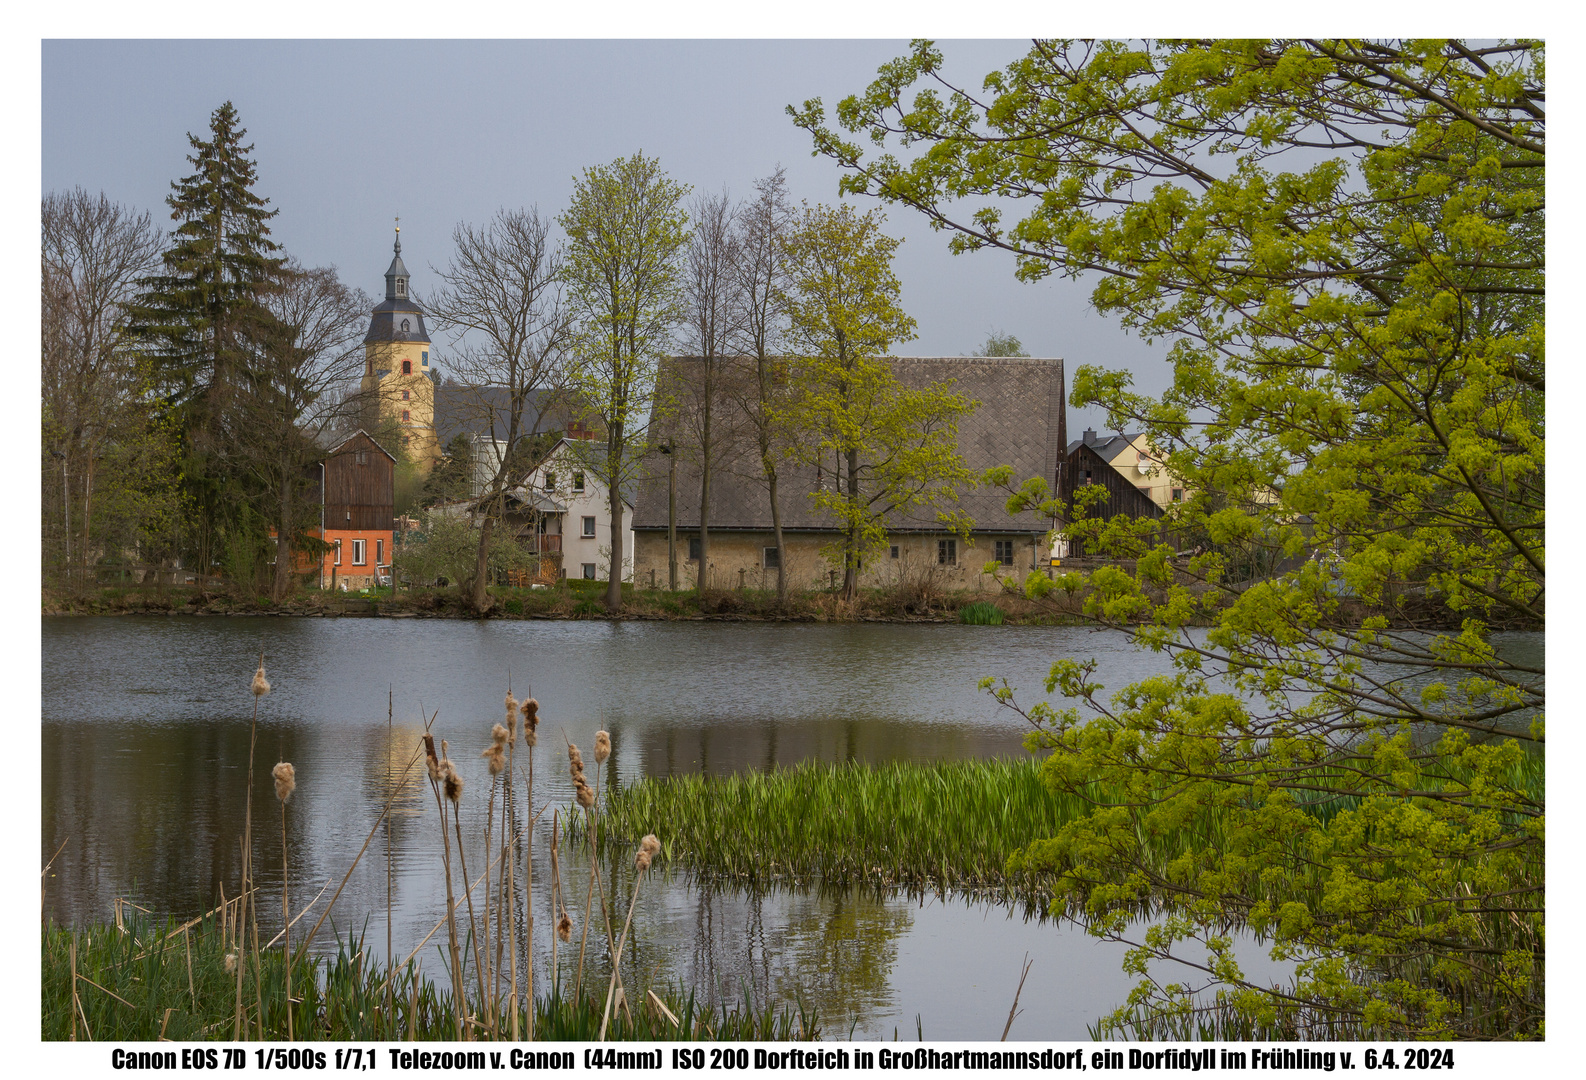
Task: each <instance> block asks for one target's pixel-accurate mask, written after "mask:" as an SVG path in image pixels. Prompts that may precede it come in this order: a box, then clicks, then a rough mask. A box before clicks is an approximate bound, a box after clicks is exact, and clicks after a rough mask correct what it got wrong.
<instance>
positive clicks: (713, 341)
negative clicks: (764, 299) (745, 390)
mask: <svg viewBox="0 0 1586 1080" xmlns="http://www.w3.org/2000/svg"><path fill="white" fill-rule="evenodd" d="M691 209H692V212H691V214H690V217H691V218H692V219H693V220H692V223H691V231H690V235H689V241H688V265H687V269H686V271H685V276H684V289H685V303H686V304H687V311H688V315H687V319H686V321H685V322H684V324H683V333H682V335H681V336H682V338H683V345H684V351H685V352H690V353H692V354H693V357H694V360H695V361H696V362H697V364H698V365H699V371H698V377H697V378H696V377H694V373H693V372H689V371H688V370H687V366H686V365H679V373H680V375H682V378H681V380H680V381H681V383H682V384H683V385H682V386H680V387H679V388H678V392H679V393H681V394H683V395H686V396H687V397H690V398H693V399H694V400H692V401H686V402H680V403H679V404H680V405H681V406H682V409H681V415H683V416H686V417H688V418H689V420H690V421H691V422H692V426H693V427H694V428H695V430H694V431H693V432H692V433H691V434H692V435H693V436H694V438H695V439H696V440H697V447H698V452H699V567H698V573H697V576H696V578H695V585H696V587H697V588H698V589H699V592H700V595H701V596H703V595H704V593H705V589H706V587H707V585H708V583H709V581H710V577H709V574H710V570H709V567H710V480H711V473H712V471H713V470H714V467H715V465H716V460H715V459H716V457H717V456H718V453H719V446H718V440H717V439H715V438H714V437H713V436H715V434H716V432H714V431H713V430H712V426H713V424H714V423H717V422H718V420H717V412H718V409H717V404H718V398H719V397H720V393H721V385H720V383H721V377H720V376H721V367H722V365H723V364H724V363H725V362H726V361H727V359H728V357H729V355H730V353H731V349H732V341H733V339H734V337H735V336H736V334H735V331H736V330H737V328H738V325H739V323H740V321H741V315H742V308H743V304H742V303H741V302H740V298H741V295H742V293H741V291H740V289H739V285H738V272H737V258H738V253H737V242H736V240H737V238H736V237H735V235H734V233H733V228H732V225H733V218H734V211H733V207H732V204H731V202H730V201H729V199H728V196H727V192H726V190H725V189H723V190H722V192H721V193H720V194H718V195H700V196H698V197H696V198H695V200H694V205H693V207H692V208H691Z"/></svg>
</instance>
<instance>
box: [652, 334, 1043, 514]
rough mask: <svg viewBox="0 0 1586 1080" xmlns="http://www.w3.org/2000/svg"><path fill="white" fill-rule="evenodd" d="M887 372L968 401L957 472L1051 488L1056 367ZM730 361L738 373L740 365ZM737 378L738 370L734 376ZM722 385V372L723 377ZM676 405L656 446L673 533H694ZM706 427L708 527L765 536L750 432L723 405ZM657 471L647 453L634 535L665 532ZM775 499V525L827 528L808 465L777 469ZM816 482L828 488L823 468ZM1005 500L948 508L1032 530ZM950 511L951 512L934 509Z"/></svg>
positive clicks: (693, 368)
mask: <svg viewBox="0 0 1586 1080" xmlns="http://www.w3.org/2000/svg"><path fill="white" fill-rule="evenodd" d="M891 362H892V365H893V370H894V371H895V372H896V374H897V377H898V380H899V382H901V383H903V384H904V385H906V386H911V387H921V386H924V385H926V384H928V383H933V382H942V381H945V380H948V379H951V380H954V387H953V389H954V390H955V391H956V392H958V393H960V394H963V395H965V396H966V397H968V398H970V399H971V400H974V401H978V402H979V403H980V404H979V406H978V407H977V408H976V409H975V410H974V411H973V412H971V413H970V414H969V415H967V416H965V417H964V418H963V419H962V420H961V421H960V422H959V425H958V445H959V452H960V453H961V454H962V455H963V459H964V464H965V465H966V466H967V467H968V468H969V469H970V470H972V471H975V472H981V471H984V470H985V469H988V468H990V467H992V466H994V465H1010V466H1012V467H1013V475H1014V483H1015V484H1017V483H1019V482H1022V481H1023V480H1025V479H1027V478H1029V477H1032V476H1042V477H1045V478H1046V481H1047V483H1048V484H1049V485H1055V484H1056V474H1057V465H1058V459H1059V455H1060V454H1061V453H1062V452H1063V450H1064V443H1065V442H1066V439H1067V423H1066V420H1065V409H1064V398H1065V393H1064V380H1063V362H1062V360H1059V359H1050V358H1025V357H976V356H971V357H893V358H891ZM733 363H738V364H743V365H747V364H748V363H749V361H735V362H733ZM701 371H702V365H701V363H700V361H699V360H698V359H697V358H690V357H673V358H671V359H670V360H669V361H668V362H667V364H666V365H665V366H664V367H663V371H662V378H663V380H677V383H676V384H677V385H680V386H683V387H685V388H687V387H694V386H697V384H698V379H699V373H700V372H701ZM740 374H741V372H740ZM729 377H730V373H729ZM679 396H680V398H682V399H683V400H684V402H685V404H684V405H683V406H682V408H681V409H680V410H679V415H678V418H677V419H676V420H675V421H674V423H673V424H671V425H669V426H668V428H667V430H664V431H661V432H659V433H658V434H659V438H658V441H660V442H664V441H666V439H667V438H668V437H669V436H671V435H675V437H676V439H677V441H678V443H679V454H678V470H677V471H678V481H677V515H678V516H677V521H678V527H679V528H680V529H697V528H698V527H699V486H700V469H699V464H698V460H697V458H698V452H697V450H695V451H694V452H693V453H690V452H689V451H688V447H689V446H691V445H692V446H694V447H697V446H698V439H697V437H696V438H690V437H689V435H688V433H689V432H690V431H691V430H692V429H693V428H694V427H695V424H696V420H697V411H698V410H697V409H696V408H693V407H691V406H690V405H689V404H688V403H687V402H688V399H689V397H690V394H689V393H687V392H686V391H685V392H683V393H680V395H679ZM712 423H713V427H714V428H716V429H717V430H718V431H724V432H726V433H727V434H726V437H724V438H723V439H722V442H723V444H724V445H723V447H722V449H721V451H720V454H719V458H718V461H717V464H716V466H715V468H714V469H713V471H712V474H711V500H710V502H711V513H710V527H711V528H712V529H721V530H731V529H742V530H748V529H754V530H768V529H770V528H771V507H770V500H769V497H768V496H767V493H766V489H765V483H764V480H763V477H762V473H761V469H760V460H759V452H758V450H757V449H756V448H755V445H754V442H753V437H752V434H751V433H750V432H749V431H748V430H746V429H745V417H744V414H743V411H742V409H741V408H740V407H737V406H735V405H733V404H732V403H731V401H730V400H729V401H728V402H727V403H725V404H724V405H723V406H721V415H719V416H718V417H717V418H716V419H713V422H712ZM667 466H668V461H667V458H666V456H665V455H663V454H652V455H651V456H650V460H649V461H648V462H647V478H646V479H645V480H644V481H642V482H641V483H640V484H639V485H638V501H637V503H636V504H635V508H634V520H633V527H634V529H635V530H645V529H665V528H666V524H667ZM778 476H779V480H778V495H779V496H780V500H779V501H780V502H781V504H782V527H783V528H784V529H788V530H799V531H807V530H829V529H831V528H832V522H831V520H830V518H829V517H828V516H827V515H826V514H824V513H821V512H819V511H817V509H816V508H815V506H814V504H813V501H812V500H811V499H810V497H809V496H810V494H811V493H812V492H814V490H815V485H816V471H815V469H814V467H813V466H806V465H800V464H794V463H793V462H791V461H783V462H781V464H780V467H779V470H778ZM821 480H822V482H824V483H825V484H826V485H830V484H831V483H832V482H833V474H832V471H831V468H830V467H829V466H828V467H827V468H825V469H824V470H823V471H822V474H821ZM1006 501H1007V495H1006V493H1005V492H1002V491H1000V490H992V489H979V490H973V491H969V492H965V493H964V494H963V495H962V496H961V497H960V499H959V502H958V507H959V508H961V509H962V510H964V511H965V512H967V513H968V514H969V515H970V517H972V518H974V520H975V530H976V531H977V532H996V531H1002V532H1017V533H1030V532H1034V531H1038V530H1039V528H1040V525H1039V523H1038V522H1036V520H1035V519H1034V518H1032V517H1030V516H1029V515H1028V514H1022V515H1019V516H1018V517H1012V516H1010V515H1009V514H1008V513H1007V511H1006V510H1005V509H1003V504H1004V503H1005V502H1006ZM944 509H952V507H944ZM893 529H894V531H899V532H907V531H926V532H940V531H941V529H942V527H941V525H940V524H939V523H938V521H937V519H936V511H935V510H934V509H930V508H926V509H923V510H921V511H917V512H916V513H915V514H914V515H913V516H912V518H910V519H906V520H905V519H901V518H895V519H894V522H893Z"/></svg>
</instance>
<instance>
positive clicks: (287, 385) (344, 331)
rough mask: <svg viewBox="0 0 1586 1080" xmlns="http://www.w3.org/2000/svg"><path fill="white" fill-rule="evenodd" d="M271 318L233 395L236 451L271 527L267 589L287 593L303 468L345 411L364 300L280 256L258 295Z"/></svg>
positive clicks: (305, 480) (357, 360)
mask: <svg viewBox="0 0 1586 1080" xmlns="http://www.w3.org/2000/svg"><path fill="white" fill-rule="evenodd" d="M265 306H266V307H267V308H268V310H269V312H270V314H271V315H273V316H274V317H275V321H276V324H277V325H276V326H275V328H274V333H273V335H272V336H271V337H270V338H267V339H266V343H265V346H264V348H263V349H261V350H260V355H259V356H258V357H257V358H256V360H255V362H254V363H253V365H252V367H251V371H250V378H251V385H250V386H249V392H248V393H247V394H246V395H243V396H242V397H241V398H240V402H241V410H240V411H241V414H242V416H243V417H244V418H245V422H244V423H243V424H240V425H238V426H237V428H236V429H235V430H236V436H237V439H238V443H239V445H238V446H237V448H236V449H237V451H238V453H237V457H238V458H239V460H241V461H243V462H245V463H246V468H247V470H248V472H249V473H251V474H252V478H253V481H254V483H255V484H257V486H258V488H259V489H260V491H261V493H262V500H263V501H264V502H265V504H266V505H265V507H263V508H261V509H263V510H264V514H263V516H265V517H266V519H268V520H271V524H272V525H273V526H274V529H275V573H274V575H273V577H272V580H271V585H270V595H271V597H272V598H273V599H275V600H281V599H284V598H285V597H286V596H287V595H288V594H289V593H290V592H291V591H292V557H293V554H294V552H297V551H301V550H302V549H303V546H304V532H305V530H306V529H307V528H308V527H309V526H311V525H314V524H318V523H317V522H314V521H312V520H311V519H310V517H309V515H308V510H307V507H306V505H305V497H306V495H307V493H308V491H309V488H310V487H311V485H312V481H311V479H310V476H309V469H310V467H311V466H312V465H313V464H314V463H315V462H317V461H319V460H320V459H321V458H322V457H323V456H324V452H325V442H326V437H327V435H328V434H329V433H330V432H331V431H332V430H334V429H336V428H337V427H340V426H341V425H342V423H343V422H344V421H346V420H347V419H348V418H349V416H350V413H349V409H348V402H349V399H348V397H347V395H345V394H344V393H342V392H341V391H343V390H344V388H345V387H346V385H347V384H348V383H350V382H351V381H352V380H354V379H356V378H357V375H358V372H359V370H360V369H361V367H362V364H363V347H362V342H363V334H364V330H365V328H366V327H367V325H368V319H369V309H370V308H371V307H372V306H373V303H372V301H371V300H370V298H369V296H368V294H366V293H365V292H364V291H363V290H362V289H351V288H348V287H347V286H346V285H344V284H342V282H341V280H340V279H339V278H338V277H337V274H336V270H335V269H334V268H333V267H315V268H313V269H304V268H303V267H301V266H298V265H297V264H296V263H291V262H289V263H288V264H287V265H286V267H285V268H284V271H283V274H282V280H281V285H280V288H279V289H278V290H276V291H274V292H272V293H270V294H269V295H268V296H267V297H266V298H265Z"/></svg>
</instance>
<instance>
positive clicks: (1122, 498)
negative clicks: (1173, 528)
mask: <svg viewBox="0 0 1586 1080" xmlns="http://www.w3.org/2000/svg"><path fill="white" fill-rule="evenodd" d="M1058 484H1059V487H1060V489H1061V498H1062V500H1063V503H1064V506H1065V507H1066V510H1067V518H1068V520H1069V521H1075V520H1077V519H1076V517H1075V514H1077V513H1079V510H1078V509H1077V508H1076V507H1075V505H1074V495H1075V492H1077V491H1078V490H1079V489H1080V488H1083V487H1087V486H1090V485H1100V486H1101V487H1103V488H1105V489H1106V491H1107V497H1106V498H1105V499H1103V500H1102V501H1101V502H1099V503H1094V504H1092V505H1091V506H1090V508H1089V509H1087V510H1086V511H1085V512H1084V516H1085V517H1086V518H1100V519H1101V520H1103V521H1107V520H1110V519H1112V518H1115V517H1117V516H1118V515H1119V514H1122V515H1124V516H1125V517H1131V518H1160V517H1161V516H1162V508H1161V507H1160V506H1158V505H1157V504H1156V503H1154V502H1152V501H1151V496H1149V495H1147V494H1146V493H1145V492H1143V491H1141V490H1140V489H1139V488H1137V487H1135V486H1134V485H1133V484H1131V483H1130V482H1129V478H1128V477H1127V476H1125V475H1124V474H1123V473H1121V472H1119V471H1118V470H1117V469H1115V468H1113V466H1112V464H1111V463H1110V462H1109V461H1108V460H1107V459H1106V458H1104V457H1102V456H1101V455H1100V454H1098V453H1097V452H1096V450H1095V448H1094V447H1092V446H1090V445H1089V444H1086V443H1080V444H1078V445H1077V446H1075V447H1074V449H1073V450H1071V451H1070V452H1069V454H1068V457H1067V458H1066V459H1065V460H1064V462H1063V468H1062V475H1061V476H1059V478H1058ZM1070 545H1071V546H1070V548H1069V553H1070V554H1071V555H1075V556H1080V555H1083V554H1085V552H1084V550H1083V542H1082V541H1078V540H1071V541H1070Z"/></svg>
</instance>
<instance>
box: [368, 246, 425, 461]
mask: <svg viewBox="0 0 1586 1080" xmlns="http://www.w3.org/2000/svg"><path fill="white" fill-rule="evenodd" d="M394 250H395V255H394V257H393V258H392V259H391V267H390V269H388V270H387V271H386V272H385V301H384V302H383V303H381V304H379V305H377V306H376V307H375V309H374V311H373V313H372V316H371V318H370V320H369V333H368V334H367V335H365V337H364V339H363V351H364V371H363V379H362V380H361V381H360V382H359V384H358V388H359V391H360V392H361V394H362V397H363V401H364V403H365V404H364V408H365V411H366V413H367V415H366V417H365V423H366V426H368V427H369V428H370V429H371V430H374V431H380V432H388V431H392V430H395V431H396V432H398V433H399V435H400V447H401V450H402V453H404V454H405V455H406V456H407V458H408V460H409V461H411V462H413V463H414V464H416V465H419V466H420V467H421V468H423V469H426V470H427V469H429V468H430V466H432V465H434V463H435V462H436V460H438V459H439V458H440V444H439V442H438V441H437V440H436V438H435V382H434V379H433V378H432V376H431V374H430V373H431V370H432V369H431V367H430V335H429V331H428V330H426V329H425V327H424V312H423V311H422V310H421V309H420V308H419V306H418V304H416V303H414V301H413V294H412V290H411V288H410V287H409V283H410V281H411V277H410V275H409V274H408V270H407V267H406V266H404V265H403V263H402V230H401V228H400V227H399V228H398V229H397V238H396V244H395V248H394ZM393 449H396V447H393Z"/></svg>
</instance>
